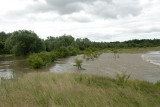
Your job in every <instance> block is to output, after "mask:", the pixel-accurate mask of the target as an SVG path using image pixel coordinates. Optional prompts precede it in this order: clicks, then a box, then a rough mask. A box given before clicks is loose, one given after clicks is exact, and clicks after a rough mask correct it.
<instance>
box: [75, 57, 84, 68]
mask: <svg viewBox="0 0 160 107" xmlns="http://www.w3.org/2000/svg"><path fill="white" fill-rule="evenodd" d="M82 62H83V61H82V60H80V59H75V63H76V64H75V65H74V66H76V67H77V68H78V69H82Z"/></svg>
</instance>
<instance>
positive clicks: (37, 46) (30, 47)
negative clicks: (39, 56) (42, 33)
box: [5, 30, 45, 56]
mask: <svg viewBox="0 0 160 107" xmlns="http://www.w3.org/2000/svg"><path fill="white" fill-rule="evenodd" d="M5 48H6V49H8V50H10V52H11V53H13V54H15V55H16V56H25V55H28V54H30V53H38V52H41V51H44V50H45V44H44V42H43V41H42V40H41V39H40V38H39V37H38V36H37V34H36V33H34V32H33V31H28V30H19V31H15V32H13V33H12V35H11V36H10V37H9V38H8V39H7V40H6V44H5Z"/></svg>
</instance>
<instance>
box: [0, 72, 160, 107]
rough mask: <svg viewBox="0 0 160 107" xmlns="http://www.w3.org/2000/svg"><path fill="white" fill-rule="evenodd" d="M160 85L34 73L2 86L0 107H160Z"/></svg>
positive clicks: (104, 78) (91, 76) (94, 76)
mask: <svg viewBox="0 0 160 107" xmlns="http://www.w3.org/2000/svg"><path fill="white" fill-rule="evenodd" d="M159 105H160V85H159V83H157V84H153V83H149V82H143V81H138V80H134V81H131V80H128V84H125V85H124V87H121V86H119V85H118V84H117V80H116V79H111V78H108V77H104V76H96V75H84V74H53V73H34V74H32V75H26V76H24V77H23V78H17V79H13V80H5V81H2V83H1V84H0V107H108V106H111V107H112V106H113V107H126V106H127V107H128V106H129V107H130V106H131V107H137V106H138V107H158V106H159Z"/></svg>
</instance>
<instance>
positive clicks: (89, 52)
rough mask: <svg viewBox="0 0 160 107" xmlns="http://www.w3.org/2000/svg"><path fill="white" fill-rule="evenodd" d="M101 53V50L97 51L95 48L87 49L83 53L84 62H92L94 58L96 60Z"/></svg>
mask: <svg viewBox="0 0 160 107" xmlns="http://www.w3.org/2000/svg"><path fill="white" fill-rule="evenodd" d="M101 53H102V52H101V50H98V49H97V48H87V49H86V50H85V52H84V58H85V59H86V60H90V59H91V60H94V59H95V58H98V57H99V56H100V55H101Z"/></svg>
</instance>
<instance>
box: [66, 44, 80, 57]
mask: <svg viewBox="0 0 160 107" xmlns="http://www.w3.org/2000/svg"><path fill="white" fill-rule="evenodd" d="M67 49H68V51H69V56H76V55H77V54H78V49H76V48H74V47H72V46H68V47H67Z"/></svg>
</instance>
